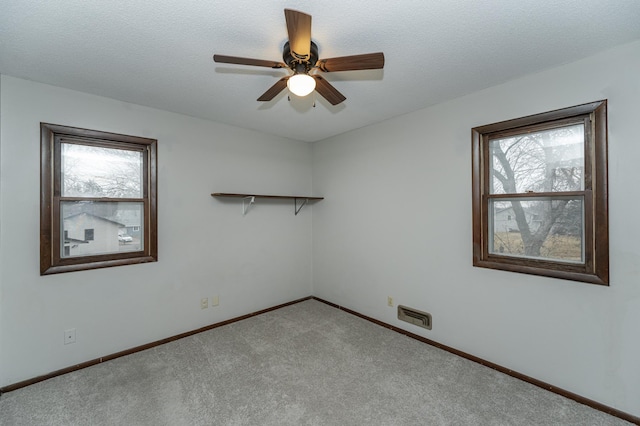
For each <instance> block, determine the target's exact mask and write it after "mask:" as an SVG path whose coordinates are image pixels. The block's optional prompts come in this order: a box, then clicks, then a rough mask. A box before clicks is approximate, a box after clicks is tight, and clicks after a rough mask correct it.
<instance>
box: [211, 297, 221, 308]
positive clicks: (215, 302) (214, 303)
mask: <svg viewBox="0 0 640 426" xmlns="http://www.w3.org/2000/svg"><path fill="white" fill-rule="evenodd" d="M219 303H220V299H218V295H217V294H216V295H215V296H212V297H211V306H218V304H219Z"/></svg>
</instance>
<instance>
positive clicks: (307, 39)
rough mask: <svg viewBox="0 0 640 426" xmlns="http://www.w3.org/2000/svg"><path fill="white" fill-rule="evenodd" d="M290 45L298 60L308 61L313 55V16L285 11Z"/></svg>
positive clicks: (290, 10)
mask: <svg viewBox="0 0 640 426" xmlns="http://www.w3.org/2000/svg"><path fill="white" fill-rule="evenodd" d="M284 18H285V20H286V21H287V33H289V45H290V46H291V53H292V54H293V56H294V57H295V58H296V59H301V60H308V59H309V57H310V54H311V15H307V14H306V13H303V12H298V11H297V10H292V9H285V10H284Z"/></svg>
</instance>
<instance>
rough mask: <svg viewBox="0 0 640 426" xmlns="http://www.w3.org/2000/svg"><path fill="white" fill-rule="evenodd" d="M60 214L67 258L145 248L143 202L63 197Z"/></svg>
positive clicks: (63, 243) (63, 251)
mask: <svg viewBox="0 0 640 426" xmlns="http://www.w3.org/2000/svg"><path fill="white" fill-rule="evenodd" d="M60 214H61V216H62V229H61V232H60V235H64V238H62V239H61V241H60V244H61V247H60V253H61V256H62V257H63V258H64V257H74V256H91V255H98V254H109V253H122V252H130V251H141V250H143V249H144V235H143V232H142V230H143V229H144V227H143V226H142V223H143V220H144V204H143V203H142V202H109V201H95V202H94V201H63V202H61V203H60ZM89 237H90V238H89Z"/></svg>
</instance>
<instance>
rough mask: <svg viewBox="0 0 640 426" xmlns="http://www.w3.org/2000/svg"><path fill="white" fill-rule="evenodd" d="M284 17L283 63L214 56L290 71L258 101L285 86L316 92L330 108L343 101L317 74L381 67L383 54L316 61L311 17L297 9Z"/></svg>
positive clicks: (297, 91)
mask: <svg viewBox="0 0 640 426" xmlns="http://www.w3.org/2000/svg"><path fill="white" fill-rule="evenodd" d="M284 17H285V20H286V21H287V33H288V34H289V41H287V42H286V43H285V45H284V47H283V49H282V59H283V60H284V62H276V61H266V60H262V59H251V58H239V57H237V56H226V55H213V60H214V61H215V62H221V63H226V64H237V65H253V66H257V67H268V68H285V69H288V70H290V71H291V72H292V74H291V75H287V76H285V77H282V78H281V79H280V80H278V81H277V82H276V84H274V85H273V86H271V87H270V88H269V89H268V90H267V91H266V92H264V93H263V94H262V96H260V97H259V98H258V101H270V100H272V99H273V98H275V97H276V95H278V93H280V92H281V91H282V90H284V88H285V87H288V88H289V90H290V91H291V92H292V93H293V94H295V95H298V96H306V95H308V94H309V93H311V92H313V91H314V90H315V91H317V92H318V93H320V95H322V97H324V98H325V99H326V100H327V101H329V102H330V103H331V104H332V105H338V104H339V103H341V102H342V101H344V100H345V99H346V98H345V97H344V95H343V94H342V93H340V92H339V91H338V90H337V89H336V88H335V87H333V86H332V85H331V84H329V82H328V81H327V80H325V79H324V78H323V77H322V76H321V75H319V74H318V72H320V71H321V72H335V71H357V70H373V69H381V68H383V67H384V54H383V53H382V52H378V53H367V54H364V55H352V56H341V57H338V58H329V59H318V46H317V45H316V44H315V43H314V42H313V41H311V15H307V14H306V13H303V12H298V11H297V10H292V9H285V10H284Z"/></svg>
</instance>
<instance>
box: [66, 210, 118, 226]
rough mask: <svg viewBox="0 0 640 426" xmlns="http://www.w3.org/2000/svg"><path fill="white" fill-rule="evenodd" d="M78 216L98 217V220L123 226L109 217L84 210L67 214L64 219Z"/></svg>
mask: <svg viewBox="0 0 640 426" xmlns="http://www.w3.org/2000/svg"><path fill="white" fill-rule="evenodd" d="M79 216H91V217H93V218H96V219H99V220H102V221H105V222H109V223H112V224H114V225H117V226H118V227H123V226H125V225H124V224H123V223H120V222H116V221H113V220H110V219H106V218H104V217H102V216H96V215H94V214H91V213H86V212H82V213H76V214H72V215H69V216H67V217H65V218H64V220H69V219H74V218H76V217H79Z"/></svg>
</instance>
